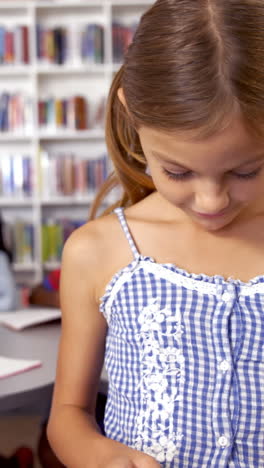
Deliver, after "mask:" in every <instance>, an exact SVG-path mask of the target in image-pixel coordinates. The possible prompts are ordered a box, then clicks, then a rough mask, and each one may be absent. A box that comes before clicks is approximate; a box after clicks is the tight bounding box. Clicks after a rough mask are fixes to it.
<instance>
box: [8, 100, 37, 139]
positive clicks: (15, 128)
mask: <svg viewBox="0 0 264 468" xmlns="http://www.w3.org/2000/svg"><path fill="white" fill-rule="evenodd" d="M32 130H33V99H32V97H30V96H28V95H26V94H25V93H21V92H17V93H9V92H3V93H2V94H0V132H16V133H22V134H27V133H30V132H32Z"/></svg>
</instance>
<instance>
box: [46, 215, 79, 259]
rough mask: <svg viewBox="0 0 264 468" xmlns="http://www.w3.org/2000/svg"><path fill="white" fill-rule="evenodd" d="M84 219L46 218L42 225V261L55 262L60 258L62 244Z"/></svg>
mask: <svg viewBox="0 0 264 468" xmlns="http://www.w3.org/2000/svg"><path fill="white" fill-rule="evenodd" d="M85 222H86V221H85V220H72V219H56V220H55V219H48V220H46V221H44V223H43V225H42V261H43V262H57V261H60V259H61V253H62V249H63V245H64V244H65V242H66V240H67V238H68V237H69V235H70V234H71V233H72V232H73V231H74V230H75V229H77V228H78V227H80V226H82V225H83V224H84V223H85Z"/></svg>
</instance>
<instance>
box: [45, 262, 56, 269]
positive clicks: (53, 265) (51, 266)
mask: <svg viewBox="0 0 264 468" xmlns="http://www.w3.org/2000/svg"><path fill="white" fill-rule="evenodd" d="M43 265H44V268H45V270H50V271H52V270H57V269H58V268H60V262H44V264H43Z"/></svg>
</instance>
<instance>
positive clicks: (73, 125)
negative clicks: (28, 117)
mask: <svg viewBox="0 0 264 468" xmlns="http://www.w3.org/2000/svg"><path fill="white" fill-rule="evenodd" d="M0 107H1V106H0ZM88 108H89V105H88V102H87V100H86V98H85V97H83V96H73V97H70V98H68V99H61V98H60V99H58V98H53V97H52V98H47V99H41V100H39V101H38V122H39V125H40V126H42V127H46V128H50V129H73V130H86V129H88V117H89V115H88Z"/></svg>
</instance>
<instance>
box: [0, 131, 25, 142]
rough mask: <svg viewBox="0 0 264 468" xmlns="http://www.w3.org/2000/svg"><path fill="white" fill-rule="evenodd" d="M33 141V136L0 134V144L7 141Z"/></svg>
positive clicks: (10, 133) (9, 133)
mask: <svg viewBox="0 0 264 468" xmlns="http://www.w3.org/2000/svg"><path fill="white" fill-rule="evenodd" d="M31 140H33V134H32V135H24V134H21V133H12V132H0V143H1V142H9V141H14V142H23V141H25V142H28V141H31Z"/></svg>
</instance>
